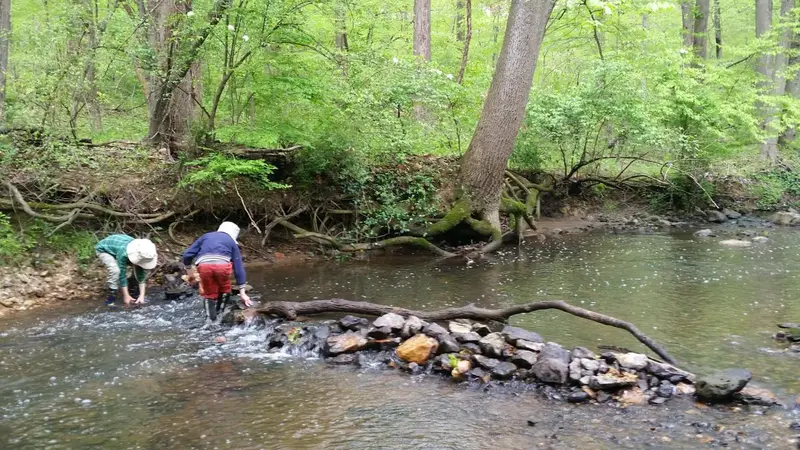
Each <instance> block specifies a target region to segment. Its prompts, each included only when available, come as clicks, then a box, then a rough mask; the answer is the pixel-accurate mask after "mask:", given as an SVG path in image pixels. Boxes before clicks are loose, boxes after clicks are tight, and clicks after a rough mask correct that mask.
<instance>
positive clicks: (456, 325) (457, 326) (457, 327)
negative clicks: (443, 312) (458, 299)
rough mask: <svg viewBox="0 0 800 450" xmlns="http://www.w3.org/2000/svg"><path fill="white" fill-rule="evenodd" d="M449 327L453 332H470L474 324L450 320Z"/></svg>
mask: <svg viewBox="0 0 800 450" xmlns="http://www.w3.org/2000/svg"><path fill="white" fill-rule="evenodd" d="M447 328H448V329H449V330H450V332H451V333H454V334H455V333H461V334H464V333H469V332H471V331H472V325H469V324H466V323H461V322H449V323H448V324H447Z"/></svg>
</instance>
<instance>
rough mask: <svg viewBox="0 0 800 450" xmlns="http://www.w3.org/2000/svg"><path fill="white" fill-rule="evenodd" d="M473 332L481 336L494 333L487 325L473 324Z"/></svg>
mask: <svg viewBox="0 0 800 450" xmlns="http://www.w3.org/2000/svg"><path fill="white" fill-rule="evenodd" d="M472 331H474V332H476V333H478V334H480V335H481V336H486V335H487V334H489V333H491V332H492V330H491V328H489V326H488V325H486V324H485V323H474V324H472Z"/></svg>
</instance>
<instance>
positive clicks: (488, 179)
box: [459, 0, 554, 230]
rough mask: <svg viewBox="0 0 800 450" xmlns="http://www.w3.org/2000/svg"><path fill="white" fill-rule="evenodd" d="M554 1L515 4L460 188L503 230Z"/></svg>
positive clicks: (517, 0) (473, 208)
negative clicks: (513, 165) (502, 211)
mask: <svg viewBox="0 0 800 450" xmlns="http://www.w3.org/2000/svg"><path fill="white" fill-rule="evenodd" d="M553 5H554V2H553V1H552V0H527V1H525V0H513V1H512V2H511V9H510V11H509V14H508V23H507V25H506V34H505V40H504V41H503V47H502V50H501V51H500V56H499V58H498V60H497V67H496V68H495V73H494V77H493V78H492V85H491V87H490V88H489V93H488V95H487V97H486V101H485V103H484V105H483V111H482V112H481V116H480V119H479V120H478V125H477V127H476V129H475V134H474V135H473V137H472V142H470V145H469V148H468V149H467V152H466V153H465V154H464V157H463V158H462V160H461V171H460V173H459V184H460V187H461V195H462V197H463V198H464V199H465V200H467V201H468V203H469V210H470V213H471V214H472V215H473V216H478V217H480V218H481V219H483V220H487V221H488V222H489V223H490V224H491V225H492V226H493V227H494V228H496V229H497V230H499V228H500V217H499V208H500V198H501V188H502V186H503V178H504V174H505V170H506V168H507V165H508V158H509V157H510V156H511V152H512V151H513V150H514V143H515V141H516V139H517V134H518V133H519V128H520V125H521V124H522V119H523V118H524V116H525V106H526V105H527V104H528V97H529V95H530V90H531V85H532V83H533V73H534V70H535V69H536V60H537V59H538V57H539V48H540V47H541V44H542V38H543V37H544V31H545V27H546V25H547V20H548V19H549V17H550V13H551V12H552V11H553Z"/></svg>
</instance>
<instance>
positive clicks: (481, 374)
mask: <svg viewBox="0 0 800 450" xmlns="http://www.w3.org/2000/svg"><path fill="white" fill-rule="evenodd" d="M468 373H469V375H470V376H473V377H477V378H483V377H485V376H486V375H488V374H487V373H486V371H485V370H483V369H481V368H480V367H475V368H473V369H472V370H470V371H469V372H468Z"/></svg>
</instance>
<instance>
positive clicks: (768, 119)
mask: <svg viewBox="0 0 800 450" xmlns="http://www.w3.org/2000/svg"><path fill="white" fill-rule="evenodd" d="M755 4H756V37H757V38H760V37H762V36H764V35H765V34H766V33H768V32H769V31H770V30H771V28H772V15H773V5H772V0H755ZM793 6H794V1H793V0H782V1H781V20H783V18H784V17H786V15H787V14H788V13H789V11H791V9H792V8H793ZM788 33H789V30H787V31H784V32H783V33H781V37H780V42H779V46H780V47H781V48H783V49H787V48H788V46H789V37H790V35H789V34H788ZM785 64H786V54H785V52H784V51H779V52H778V53H777V54H775V55H771V54H769V53H764V54H762V55H761V56H760V57H759V59H758V64H757V70H758V73H759V74H760V75H761V77H762V80H761V82H760V86H761V88H762V91H764V92H765V93H769V94H772V95H775V96H780V95H783V93H784V90H785V89H786V82H785V81H784V80H783V79H782V76H781V72H782V71H783V68H784V66H785ZM761 110H762V113H763V116H764V119H763V121H762V122H761V130H762V132H763V133H764V135H765V138H764V141H763V143H762V145H761V157H762V158H763V159H766V160H769V161H775V160H777V159H778V132H777V131H776V130H775V126H776V124H777V123H778V117H777V113H778V111H777V110H776V108H775V107H774V106H772V105H770V104H768V103H767V104H762V105H761Z"/></svg>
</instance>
